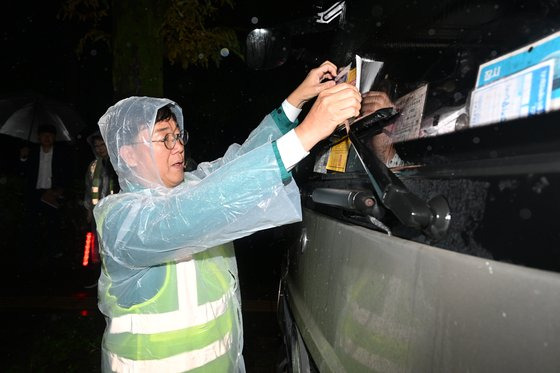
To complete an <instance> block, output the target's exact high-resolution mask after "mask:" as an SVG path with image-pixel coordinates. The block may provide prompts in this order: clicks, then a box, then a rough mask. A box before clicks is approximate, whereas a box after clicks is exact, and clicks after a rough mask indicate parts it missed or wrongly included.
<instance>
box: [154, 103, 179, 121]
mask: <svg viewBox="0 0 560 373" xmlns="http://www.w3.org/2000/svg"><path fill="white" fill-rule="evenodd" d="M170 118H173V120H174V121H175V122H176V121H177V117H176V116H175V114H174V113H173V111H171V105H170V104H167V105H165V106H164V107H161V108H159V110H158V111H157V114H156V123H157V122H161V121H162V120H168V119H170Z"/></svg>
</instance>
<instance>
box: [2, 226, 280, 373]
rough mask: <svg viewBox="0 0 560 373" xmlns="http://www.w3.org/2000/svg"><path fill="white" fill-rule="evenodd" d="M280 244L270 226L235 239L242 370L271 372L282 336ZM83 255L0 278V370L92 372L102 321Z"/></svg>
mask: <svg viewBox="0 0 560 373" xmlns="http://www.w3.org/2000/svg"><path fill="white" fill-rule="evenodd" d="M274 242H275V243H279V242H280V243H281V240H278V237H275V236H274V235H272V234H271V233H270V232H260V233H257V234H255V235H254V236H253V237H252V238H246V239H243V240H239V241H238V242H236V250H237V258H238V264H239V279H240V289H241V294H242V303H243V323H244V334H245V335H244V339H245V347H244V351H243V355H244V358H245V364H246V368H247V372H249V373H251V372H276V371H277V368H276V366H277V363H278V356H279V351H280V348H281V337H280V332H279V329H278V322H277V319H276V297H277V290H278V278H279V277H278V276H279V272H280V257H281V251H280V250H281V249H280V248H279V247H278V245H274V244H272V245H271V243H274ZM79 263H80V253H79V252H76V253H73V254H72V255H68V253H66V255H65V256H64V257H62V258H59V259H56V260H54V259H53V260H52V261H51V263H50V264H49V266H48V267H47V268H43V270H39V271H35V272H33V273H29V274H27V275H20V274H19V273H18V271H16V270H15V269H14V268H12V269H11V270H7V271H4V272H3V273H2V275H1V277H0V283H1V284H2V296H1V297H0V315H1V317H2V318H3V320H4V327H3V328H2V333H1V337H2V340H3V341H4V342H5V344H6V345H8V346H9V347H7V348H5V351H6V353H5V354H4V356H5V358H4V361H3V364H2V365H3V369H2V370H3V371H8V372H36V371H42V372H43V371H44V372H55V371H56V372H97V371H99V365H100V364H99V362H100V344H101V336H102V333H103V329H104V327H105V321H104V319H103V317H102V315H101V314H100V312H99V311H98V309H97V289H96V288H91V289H87V288H84V285H86V284H87V283H88V282H91V281H90V277H91V274H88V272H87V270H84V268H83V267H81V265H80V264H79Z"/></svg>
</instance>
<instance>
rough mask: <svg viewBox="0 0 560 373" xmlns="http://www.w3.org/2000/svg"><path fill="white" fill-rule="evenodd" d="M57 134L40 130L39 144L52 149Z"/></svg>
mask: <svg viewBox="0 0 560 373" xmlns="http://www.w3.org/2000/svg"><path fill="white" fill-rule="evenodd" d="M54 139H55V135H54V133H50V132H40V133H39V144H41V146H42V147H43V148H47V149H50V148H51V147H52V146H53V144H54Z"/></svg>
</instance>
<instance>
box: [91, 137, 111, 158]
mask: <svg viewBox="0 0 560 373" xmlns="http://www.w3.org/2000/svg"><path fill="white" fill-rule="evenodd" d="M93 149H94V150H95V154H96V155H97V156H98V157H101V158H107V155H108V153H107V147H106V146H105V142H104V141H103V140H101V139H95V140H93Z"/></svg>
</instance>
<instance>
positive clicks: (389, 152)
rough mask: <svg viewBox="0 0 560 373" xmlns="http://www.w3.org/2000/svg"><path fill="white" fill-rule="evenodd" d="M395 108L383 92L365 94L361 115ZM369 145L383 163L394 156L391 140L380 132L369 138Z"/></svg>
mask: <svg viewBox="0 0 560 373" xmlns="http://www.w3.org/2000/svg"><path fill="white" fill-rule="evenodd" d="M388 107H395V105H394V104H393V103H392V102H391V100H390V99H389V97H388V96H387V94H386V93H385V92H375V91H371V92H366V93H365V94H364V95H363V100H362V113H361V115H367V114H370V113H374V112H376V111H377V110H379V109H384V108H388ZM371 145H372V148H373V151H374V153H375V155H376V156H377V158H379V159H380V160H381V161H382V162H383V163H387V162H388V161H390V160H391V159H392V158H393V157H394V156H395V148H394V147H393V143H392V141H391V138H390V137H389V136H387V135H386V134H385V133H383V132H381V133H380V134H378V135H375V136H373V137H372V138H371Z"/></svg>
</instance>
